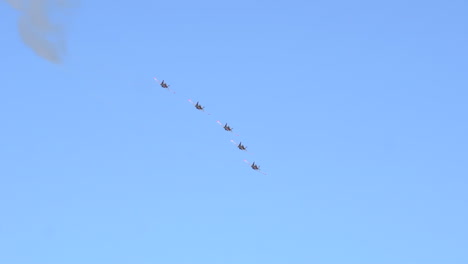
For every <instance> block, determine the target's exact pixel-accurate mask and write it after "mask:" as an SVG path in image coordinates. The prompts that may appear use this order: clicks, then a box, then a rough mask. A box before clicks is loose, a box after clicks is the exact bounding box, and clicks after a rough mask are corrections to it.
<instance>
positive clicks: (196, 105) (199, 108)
mask: <svg viewBox="0 0 468 264" xmlns="http://www.w3.org/2000/svg"><path fill="white" fill-rule="evenodd" d="M195 108H197V109H198V110H204V108H205V107H203V106H201V105H200V104H199V103H198V102H197V103H196V104H195Z"/></svg>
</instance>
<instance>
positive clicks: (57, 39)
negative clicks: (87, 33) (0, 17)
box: [5, 0, 73, 63]
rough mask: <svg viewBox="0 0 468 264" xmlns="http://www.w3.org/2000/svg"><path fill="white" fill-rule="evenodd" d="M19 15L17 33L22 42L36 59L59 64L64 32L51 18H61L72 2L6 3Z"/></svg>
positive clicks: (11, 0) (27, 0)
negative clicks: (40, 58)
mask: <svg viewBox="0 0 468 264" xmlns="http://www.w3.org/2000/svg"><path fill="white" fill-rule="evenodd" d="M5 1H6V2H7V3H9V4H10V5H11V6H12V7H13V8H15V9H17V10H18V11H19V12H20V18H19V20H18V31H19V34H20V36H21V39H22V40H23V42H24V43H25V44H26V45H27V46H29V47H30V48H31V49H32V50H33V51H34V52H35V53H36V54H37V55H39V56H41V57H43V58H44V59H46V60H48V61H51V62H53V63H61V62H62V59H63V56H64V55H65V52H66V45H65V44H66V43H65V32H64V30H63V28H62V27H61V26H60V25H59V24H53V23H52V21H51V20H52V15H63V12H64V11H65V9H66V8H69V7H72V6H73V3H72V2H71V0H5Z"/></svg>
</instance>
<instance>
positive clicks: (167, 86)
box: [161, 80, 170, 88]
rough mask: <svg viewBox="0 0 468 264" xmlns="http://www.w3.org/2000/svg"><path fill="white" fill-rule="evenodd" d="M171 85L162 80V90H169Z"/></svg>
mask: <svg viewBox="0 0 468 264" xmlns="http://www.w3.org/2000/svg"><path fill="white" fill-rule="evenodd" d="M169 86H170V85H167V83H165V82H164V80H162V82H161V87H162V88H169Z"/></svg>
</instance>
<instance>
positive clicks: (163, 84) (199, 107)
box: [154, 78, 266, 175]
mask: <svg viewBox="0 0 468 264" xmlns="http://www.w3.org/2000/svg"><path fill="white" fill-rule="evenodd" d="M154 80H155V81H157V82H159V80H158V79H156V78H154ZM159 84H160V85H161V87H162V88H164V89H168V90H169V91H171V92H172V93H174V94H175V92H174V91H172V90H170V89H169V87H170V85H168V84H167V83H166V82H165V81H164V80H162V81H161V82H160V83H159ZM188 101H189V102H190V103H191V104H193V106H194V107H195V108H196V109H197V110H200V111H203V112H205V113H207V112H206V111H205V107H204V106H202V105H201V104H200V102H198V101H197V102H196V103H194V102H193V101H192V100H191V99H189V100H188ZM207 114H208V115H211V114H210V113H207ZM216 122H217V123H218V124H219V125H220V126H221V127H222V128H223V129H224V130H225V131H227V132H233V128H232V127H230V126H229V125H228V124H227V123H226V124H224V125H223V124H222V123H221V122H220V121H219V120H218V121H216ZM235 135H236V136H239V135H238V134H235ZM231 142H232V143H233V144H234V145H236V146H237V148H238V149H239V150H242V151H246V152H248V151H247V147H246V146H245V145H244V144H242V142H239V143H238V144H237V143H236V142H235V141H234V140H231ZM244 162H245V163H247V164H249V166H250V167H251V168H252V169H253V170H255V171H258V172H260V173H262V174H264V175H266V173H264V172H262V171H261V170H260V166H258V165H257V164H256V163H255V161H254V162H252V163H250V162H248V161H247V160H244Z"/></svg>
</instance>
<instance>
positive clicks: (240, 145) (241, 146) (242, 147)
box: [237, 142, 247, 150]
mask: <svg viewBox="0 0 468 264" xmlns="http://www.w3.org/2000/svg"><path fill="white" fill-rule="evenodd" d="M237 147H238V148H239V149H240V150H247V147H246V146H244V145H242V142H240V143H239V145H237Z"/></svg>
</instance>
